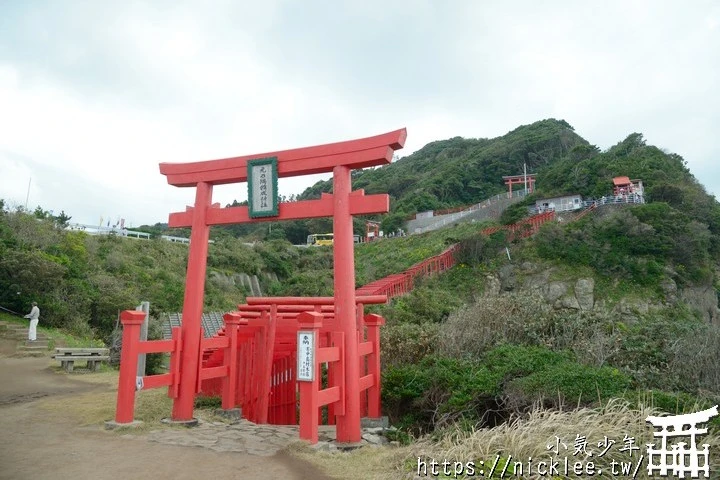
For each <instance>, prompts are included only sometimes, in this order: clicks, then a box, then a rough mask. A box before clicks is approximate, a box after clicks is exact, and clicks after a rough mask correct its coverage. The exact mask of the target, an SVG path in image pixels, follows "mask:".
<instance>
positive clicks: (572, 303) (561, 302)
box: [555, 295, 580, 310]
mask: <svg viewBox="0 0 720 480" xmlns="http://www.w3.org/2000/svg"><path fill="white" fill-rule="evenodd" d="M555 308H569V309H572V310H580V304H579V303H578V301H577V298H575V297H574V296H572V295H565V296H564V297H562V298H560V299H558V300H556V301H555Z"/></svg>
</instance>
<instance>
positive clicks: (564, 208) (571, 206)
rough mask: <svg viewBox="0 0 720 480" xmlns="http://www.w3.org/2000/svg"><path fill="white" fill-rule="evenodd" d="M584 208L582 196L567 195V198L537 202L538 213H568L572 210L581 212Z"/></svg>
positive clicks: (546, 199) (545, 199) (544, 199)
mask: <svg viewBox="0 0 720 480" xmlns="http://www.w3.org/2000/svg"><path fill="white" fill-rule="evenodd" d="M582 206H583V203H582V197H581V196H580V195H567V196H565V197H554V198H543V199H542V200H538V201H536V202H535V209H536V211H537V212H539V213H542V212H548V211H551V210H552V211H556V212H568V211H571V210H579V209H581V208H582Z"/></svg>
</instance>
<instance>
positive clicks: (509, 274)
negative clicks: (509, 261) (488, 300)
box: [498, 265, 517, 292]
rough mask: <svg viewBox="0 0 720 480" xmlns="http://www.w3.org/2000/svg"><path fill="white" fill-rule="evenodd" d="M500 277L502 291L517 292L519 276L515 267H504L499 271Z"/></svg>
mask: <svg viewBox="0 0 720 480" xmlns="http://www.w3.org/2000/svg"><path fill="white" fill-rule="evenodd" d="M498 274H499V275H500V285H501V289H502V290H504V291H506V292H509V291H512V290H515V287H516V286H517V276H516V275H515V266H514V265H503V266H502V267H501V268H500V270H499V271H498Z"/></svg>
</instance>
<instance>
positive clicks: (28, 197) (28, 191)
mask: <svg viewBox="0 0 720 480" xmlns="http://www.w3.org/2000/svg"><path fill="white" fill-rule="evenodd" d="M30 183H32V177H30V180H28V190H27V195H26V196H25V211H26V212H27V206H28V200H29V199H30Z"/></svg>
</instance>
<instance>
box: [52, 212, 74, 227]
mask: <svg viewBox="0 0 720 480" xmlns="http://www.w3.org/2000/svg"><path fill="white" fill-rule="evenodd" d="M54 218H55V221H56V222H57V224H58V226H59V227H61V228H65V227H67V225H68V222H69V221H70V219H71V218H72V217H71V216H69V215H68V214H66V213H65V210H61V211H60V215H56V216H55V217H54Z"/></svg>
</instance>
